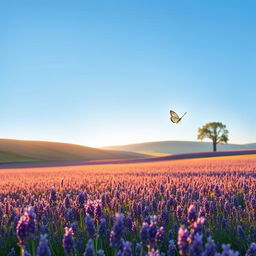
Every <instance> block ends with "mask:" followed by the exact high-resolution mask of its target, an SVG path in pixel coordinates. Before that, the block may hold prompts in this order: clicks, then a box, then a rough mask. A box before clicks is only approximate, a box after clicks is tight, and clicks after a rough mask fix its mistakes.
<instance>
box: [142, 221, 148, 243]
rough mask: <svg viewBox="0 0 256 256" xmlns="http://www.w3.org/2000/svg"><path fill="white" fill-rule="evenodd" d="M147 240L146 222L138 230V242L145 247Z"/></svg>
mask: <svg viewBox="0 0 256 256" xmlns="http://www.w3.org/2000/svg"><path fill="white" fill-rule="evenodd" d="M148 239H149V225H148V223H147V222H143V223H142V227H141V229H140V240H141V242H142V244H144V245H146V244H147V242H148Z"/></svg>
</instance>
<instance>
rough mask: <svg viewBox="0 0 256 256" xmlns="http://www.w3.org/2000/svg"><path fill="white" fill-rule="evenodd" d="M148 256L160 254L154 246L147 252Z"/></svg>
mask: <svg viewBox="0 0 256 256" xmlns="http://www.w3.org/2000/svg"><path fill="white" fill-rule="evenodd" d="M148 256H160V253H159V251H158V250H155V249H154V248H153V249H151V250H150V251H149V252H148Z"/></svg>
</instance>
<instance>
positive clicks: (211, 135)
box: [197, 122, 228, 151]
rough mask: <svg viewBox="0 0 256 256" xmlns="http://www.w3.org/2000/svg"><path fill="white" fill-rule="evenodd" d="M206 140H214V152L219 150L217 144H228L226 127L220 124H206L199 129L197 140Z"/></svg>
mask: <svg viewBox="0 0 256 256" xmlns="http://www.w3.org/2000/svg"><path fill="white" fill-rule="evenodd" d="M205 138H208V139H211V140H212V145H213V151H216V150H217V144H223V143H227V142H228V130H227V129H226V125H224V124H223V123H220V122H212V123H207V124H205V125H204V126H203V127H202V128H199V129H198V135H197V139H199V140H203V139H205Z"/></svg>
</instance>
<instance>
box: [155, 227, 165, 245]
mask: <svg viewBox="0 0 256 256" xmlns="http://www.w3.org/2000/svg"><path fill="white" fill-rule="evenodd" d="M163 240H164V227H160V228H159V229H158V230H157V233H156V242H157V243H161V242H162V241H163Z"/></svg>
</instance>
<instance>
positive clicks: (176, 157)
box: [0, 149, 256, 169]
mask: <svg viewBox="0 0 256 256" xmlns="http://www.w3.org/2000/svg"><path fill="white" fill-rule="evenodd" d="M252 154H256V149H253V150H236V151H219V152H200V153H186V154H175V155H168V156H162V157H149V158H136V159H111V160H91V161H80V160H76V161H45V162H41V161H38V162H35V161H33V162H15V163H0V169H13V168H33V167H55V166H72V165H97V164H129V163H147V162H158V161H167V160H181V159H193V158H206V157H217V156H239V155H252Z"/></svg>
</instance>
